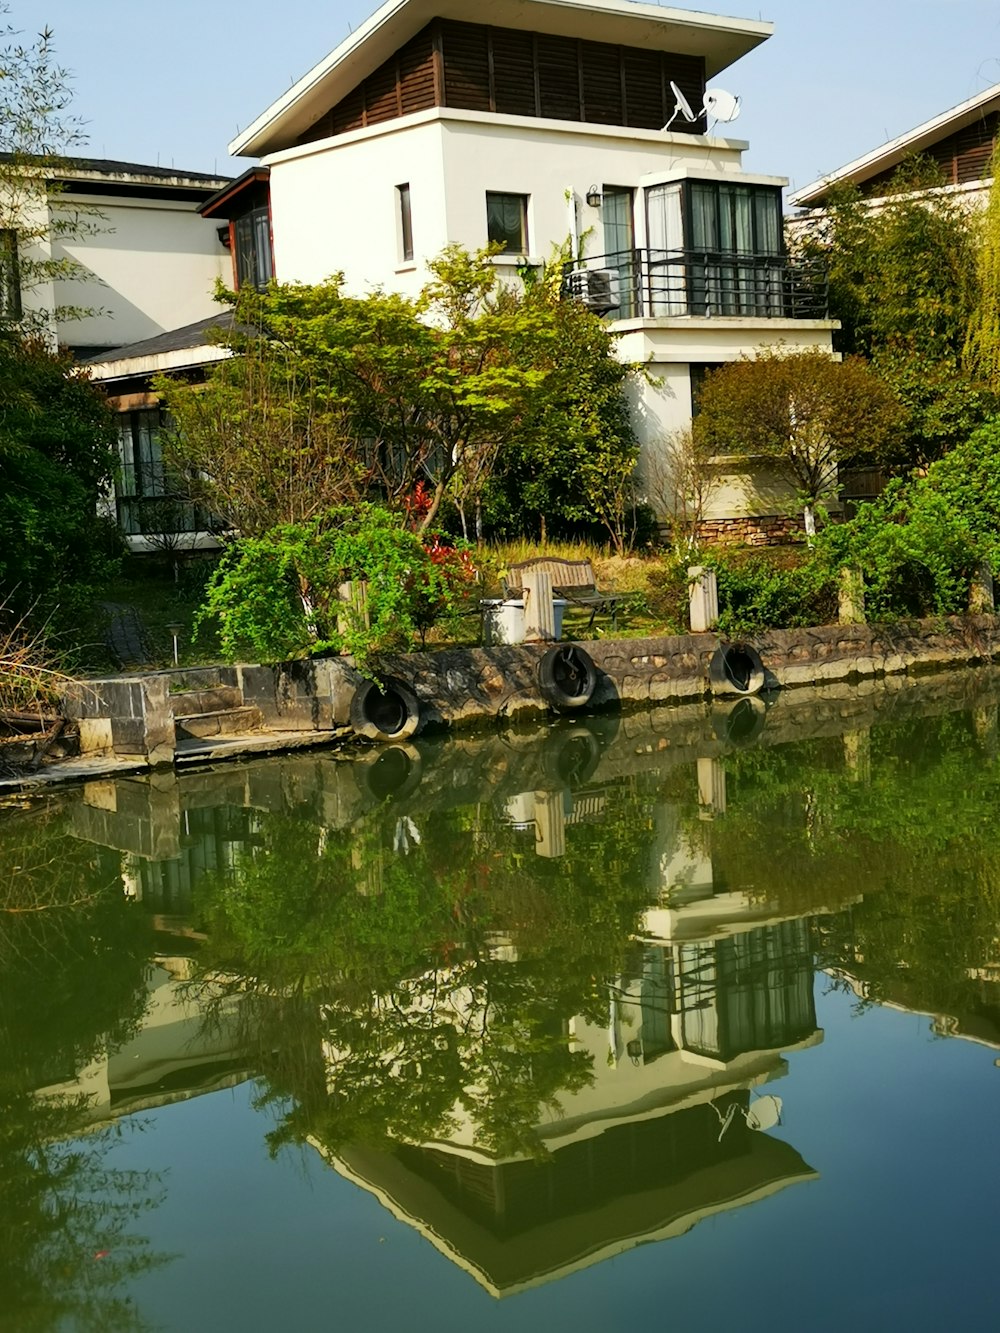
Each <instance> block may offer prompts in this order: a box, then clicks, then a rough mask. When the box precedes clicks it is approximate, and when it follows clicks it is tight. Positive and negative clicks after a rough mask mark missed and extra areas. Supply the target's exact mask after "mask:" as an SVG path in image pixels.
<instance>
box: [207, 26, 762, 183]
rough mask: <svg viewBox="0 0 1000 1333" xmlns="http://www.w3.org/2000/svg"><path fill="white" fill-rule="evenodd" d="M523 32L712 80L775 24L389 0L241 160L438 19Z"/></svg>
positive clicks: (256, 129)
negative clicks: (694, 59)
mask: <svg viewBox="0 0 1000 1333" xmlns="http://www.w3.org/2000/svg"><path fill="white" fill-rule="evenodd" d="M436 18H440V19H453V20H457V21H460V22H466V23H468V22H469V21H470V20H472V21H474V20H475V19H477V18H478V19H480V21H481V20H482V19H484V18H485V19H487V20H488V22H489V23H490V25H491V26H492V27H497V28H518V29H521V30H522V31H526V32H542V33H546V34H551V35H552V36H557V37H579V38H582V39H585V40H589V41H597V42H608V43H611V44H616V45H621V46H640V47H647V48H648V49H649V50H652V51H672V52H676V53H677V54H679V55H693V56H703V57H704V58H705V63H706V73H707V75H708V77H709V78H711V77H713V76H714V75H716V74H718V73H719V71H720V70H723V69H725V68H727V66H729V65H731V64H733V62H734V61H736V60H739V58H740V57H741V56H744V55H746V54H747V52H748V51H752V50H753V49H754V47H756V46H759V45H760V43H761V42H764V41H766V40H767V38H768V37H770V36H771V34H772V33H773V31H774V25H773V24H771V23H765V22H763V21H760V20H756V19H740V18H727V17H724V16H722V15H718V14H703V13H698V12H696V11H694V10H688V9H675V8H672V7H666V6H664V7H660V6H659V5H655V4H638V3H634V0H491V3H490V5H489V7H488V12H485V13H478V12H471V11H470V5H469V0H386V3H385V4H383V5H382V7H381V8H380V9H378V10H377V11H376V12H375V13H374V14H372V15H371V17H370V18H369V19H367V20H366V21H365V22H364V23H363V24H361V26H360V27H359V28H357V29H356V30H355V31H354V32H353V33H351V35H350V36H349V37H348V38H347V39H346V40H345V41H343V42H341V44H340V45H339V46H338V47H337V48H336V49H335V50H334V51H332V52H331V53H330V55H328V56H327V57H326V58H325V59H324V60H321V61H320V62H319V64H318V65H315V66H314V67H313V68H312V69H311V70H310V71H309V72H308V74H305V75H304V76H303V77H302V78H301V79H299V81H298V82H297V83H295V84H293V85H292V87H291V88H289V89H288V91H287V92H286V93H283V94H282V96H281V97H279V98H278V99H277V101H275V102H272V103H271V105H270V106H269V107H268V108H267V110H266V111H264V112H263V113H262V114H261V115H259V116H258V117H257V119H256V120H255V121H253V123H252V124H251V125H249V126H248V127H247V128H246V129H245V130H242V131H240V133H239V134H237V136H236V138H235V139H233V141H232V143H231V144H230V145H229V151H230V153H232V154H233V155H234V156H244V157H258V156H261V155H262V154H265V153H270V152H275V151H277V150H278V149H281V148H287V147H288V146H289V145H290V144H292V143H294V141H295V140H296V139H297V138H298V136H299V135H301V134H303V133H304V132H305V131H306V130H308V129H309V127H310V125H312V124H314V123H315V121H316V119H317V118H318V116H319V115H322V114H323V112H325V111H327V110H328V109H329V108H330V107H331V106H334V105H336V103H338V102H339V101H340V100H341V99H342V98H344V97H346V96H347V95H348V94H349V93H350V92H352V91H353V90H354V89H355V88H356V87H357V86H358V84H360V83H361V82H362V81H363V80H364V79H366V78H367V77H368V76H369V75H370V74H372V73H373V72H374V71H375V70H376V69H378V67H379V66H380V65H381V64H382V63H383V62H384V61H386V60H388V59H389V58H390V56H392V55H393V53H394V52H396V51H398V50H399V48H400V47H401V46H403V45H405V43H406V42H408V41H409V40H410V38H411V37H415V36H416V34H417V33H418V32H420V31H421V29H422V28H424V27H426V25H427V24H428V23H430V22H431V20H432V19H436Z"/></svg>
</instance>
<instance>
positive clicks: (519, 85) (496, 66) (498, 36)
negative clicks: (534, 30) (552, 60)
mask: <svg viewBox="0 0 1000 1333" xmlns="http://www.w3.org/2000/svg"><path fill="white" fill-rule="evenodd" d="M491 36H492V40H493V93H494V99H495V103H496V109H497V111H498V112H499V113H500V114H501V115H503V116H537V115H538V107H537V106H536V104H535V60H534V42H533V41H532V38H531V33H530V32H515V31H513V30H512V29H510V28H494V29H493V31H492V33H491Z"/></svg>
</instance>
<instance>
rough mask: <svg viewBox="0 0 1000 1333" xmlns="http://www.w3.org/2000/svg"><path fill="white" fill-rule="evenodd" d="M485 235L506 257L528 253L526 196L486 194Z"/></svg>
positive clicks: (489, 192)
mask: <svg viewBox="0 0 1000 1333" xmlns="http://www.w3.org/2000/svg"><path fill="white" fill-rule="evenodd" d="M486 234H487V236H488V237H489V240H490V244H491V245H499V246H501V248H502V250H503V253H504V254H506V255H526V254H527V253H528V196H527V195H526V194H494V193H492V192H491V191H489V190H488V191H487V192H486Z"/></svg>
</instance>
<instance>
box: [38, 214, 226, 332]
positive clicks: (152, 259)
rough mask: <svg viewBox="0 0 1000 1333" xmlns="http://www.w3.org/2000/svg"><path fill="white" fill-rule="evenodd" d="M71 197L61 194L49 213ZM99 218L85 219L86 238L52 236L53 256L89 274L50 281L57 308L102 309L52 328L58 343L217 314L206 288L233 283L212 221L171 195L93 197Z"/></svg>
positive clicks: (165, 328)
mask: <svg viewBox="0 0 1000 1333" xmlns="http://www.w3.org/2000/svg"><path fill="white" fill-rule="evenodd" d="M76 202H86V203H87V205H88V206H89V207H90V208H93V207H94V203H95V201H94V199H93V198H92V197H89V196H88V197H87V198H86V199H83V198H82V197H81V199H80V200H79V201H78V200H77V199H76V197H75V196H74V195H72V194H63V195H60V196H59V197H58V199H57V200H55V201H54V202H53V204H52V209H53V212H56V213H57V212H60V211H65V210H66V209H71V208H72V207H73V206H74V203H76ZM97 203H98V204H99V214H100V216H94V217H92V218H91V219H88V222H89V223H92V225H93V227H94V228H96V232H95V234H93V235H84V236H80V237H78V238H77V239H70V238H65V239H59V238H56V240H55V241H54V243H53V255H54V257H55V258H57V259H59V258H64V257H65V258H69V259H72V260H75V261H76V262H77V263H78V264H80V265H82V266H83V268H84V269H85V270H86V271H87V273H88V275H90V276H89V278H88V279H87V280H83V281H74V282H57V283H56V284H55V293H54V296H55V301H56V303H57V304H58V305H72V306H84V307H88V308H92V309H99V310H102V311H103V312H105V313H102V314H99V315H96V316H92V317H88V318H86V319H81V320H72V321H69V322H64V323H61V324H60V325H59V328H58V334H59V340H60V341H61V342H66V343H69V344H71V345H72V346H75V347H108V346H123V345H125V344H126V343H132V342H138V341H140V340H141V339H143V338H152V337H154V336H155V335H156V334H158V333H165V332H167V331H168V330H170V329H176V328H182V327H183V326H184V325H186V324H193V323H195V322H196V321H197V320H201V319H207V318H208V317H209V316H210V315H215V314H218V311H219V306H218V305H217V304H216V302H215V301H214V300H213V297H212V293H213V289H214V286H215V282H216V280H217V279H219V278H221V279H222V280H223V281H224V282H225V283H226V284H227V285H231V284H232V263H231V260H230V257H229V252H228V250H226V249H225V248H224V247H223V245H222V244H221V242H220V241H219V238H218V234H217V233H218V228H219V223H218V222H217V221H215V220H206V219H205V218H202V217H199V215H198V213H197V212H196V208H197V205H196V204H193V203H185V202H177V201H174V200H171V199H149V200H146V199H119V198H106V199H100V200H98V201H97Z"/></svg>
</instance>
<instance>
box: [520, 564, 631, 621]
mask: <svg viewBox="0 0 1000 1333" xmlns="http://www.w3.org/2000/svg"><path fill="white" fill-rule="evenodd" d="M527 570H537V571H539V572H540V573H543V574H548V575H549V577H550V578H551V580H552V591H553V593H554V594H555V596H556V597H564V598H565V599H566V601H567V602H569V604H570V605H571V606H582V607H584V608H585V609H588V608H589V610H590V620H589V621H588V622H587V628H588V629H593V626H594V619H595V617H596V616H598V615H608V616H610V617H611V628H612V630H616V629H617V628H618V603H619V602H620V601H621V598H620V597H618V596H617V595H616V594H615V593H613V592H601V590H600V589H599V588H598V586H597V580H596V579H595V578H594V569H593V566H592V565H591V563H590V561H589V560H557V559H555V558H554V557H552V556H545V555H540V556H535V557H534V558H533V559H531V560H521V561H519V562H518V563H517V564H516V565H511V566H510V568H509V569H508V570H507V573H506V574H505V575H504V580H503V590H504V596H506V597H522V596H523V595H524V586H523V576H524V573H525V572H526V571H527Z"/></svg>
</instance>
